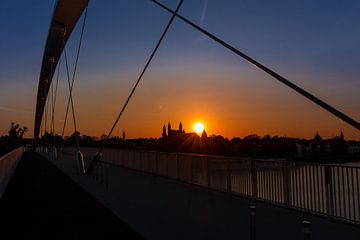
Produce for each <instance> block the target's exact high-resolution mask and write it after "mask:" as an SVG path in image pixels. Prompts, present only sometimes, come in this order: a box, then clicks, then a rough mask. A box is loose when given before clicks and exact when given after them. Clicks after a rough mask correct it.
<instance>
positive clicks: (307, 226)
mask: <svg viewBox="0 0 360 240" xmlns="http://www.w3.org/2000/svg"><path fill="white" fill-rule="evenodd" d="M302 223H303V228H304V229H303V231H304V240H310V224H311V222H309V221H303V222H302Z"/></svg>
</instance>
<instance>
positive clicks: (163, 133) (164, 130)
mask: <svg viewBox="0 0 360 240" xmlns="http://www.w3.org/2000/svg"><path fill="white" fill-rule="evenodd" d="M166 137H167V136H166V127H165V124H164V127H163V132H162V138H166Z"/></svg>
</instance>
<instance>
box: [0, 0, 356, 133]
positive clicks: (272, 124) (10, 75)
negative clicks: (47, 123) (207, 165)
mask: <svg viewBox="0 0 360 240" xmlns="http://www.w3.org/2000/svg"><path fill="white" fill-rule="evenodd" d="M161 2H162V3H164V4H166V5H167V6H169V7H171V8H172V9H175V8H176V5H177V2H178V1H176V0H162V1H161ZM54 4H55V1H44V0H33V1H26V0H4V1H1V2H0V29H1V37H0V53H1V54H0V84H1V85H0V135H3V134H6V132H7V131H8V129H9V126H10V122H12V121H15V122H17V123H19V124H20V125H23V126H27V127H28V128H29V131H28V133H27V135H26V136H27V137H32V134H33V125H34V110H35V106H36V94H37V93H36V91H37V86H38V81H39V74H40V68H41V62H42V55H43V51H44V47H45V42H46V38H47V33H48V28H49V25H50V21H51V17H52V12H53V8H54ZM359 12H360V2H359V1H357V0H348V1H333V0H326V1H325V0H321V1H311V0H303V1H286V0H274V1H265V0H262V1H260V0H258V1H254V0H221V1H220V0H191V1H190V0H185V1H184V3H183V5H182V7H181V9H180V14H182V15H183V16H185V17H187V18H189V19H190V20H192V21H194V22H195V23H197V24H199V25H201V26H202V27H204V28H205V29H206V30H208V31H209V32H211V33H213V34H215V35H216V36H218V37H220V38H222V39H223V40H225V41H227V42H228V43H230V44H231V45H233V46H235V47H236V48H239V49H240V50H241V51H243V52H245V53H246V54H248V55H250V56H251V57H253V58H254V59H256V60H258V61H260V62H261V63H263V64H265V65H266V66H268V67H269V68H271V69H273V70H275V71H276V72H278V73H279V74H281V75H283V76H284V77H286V78H288V79H289V80H291V81H293V82H294V83H295V84H297V85H299V86H301V87H303V88H304V89H306V90H308V91H309V92H311V93H313V94H315V95H316V96H318V97H319V98H321V99H322V100H324V101H326V102H328V103H329V104H331V105H333V106H334V107H336V108H338V109H339V110H341V111H343V112H345V113H346V114H348V115H349V116H351V117H353V118H354V119H356V120H357V121H360V94H359V90H360V79H359V78H360V45H359V42H360V24H359V23H360V15H359V14H358V13H359ZM170 17H171V15H170V14H169V13H167V12H164V11H163V10H162V9H160V8H159V7H157V6H156V5H155V4H154V3H152V2H151V1H149V0H123V1H116V0H91V1H90V5H89V10H88V18H87V22H86V28H85V33H84V39H83V45H82V49H81V54H80V60H79V65H78V71H77V77H76V81H75V85H74V92H73V95H74V103H75V109H76V118H77V125H78V129H79V131H80V132H81V134H86V135H90V136H100V135H101V134H106V133H108V131H109V130H110V128H111V126H112V124H113V122H114V120H115V118H116V116H117V114H118V112H119V111H120V110H121V107H122V105H123V104H124V101H125V100H126V98H127V96H128V95H129V93H130V91H131V88H132V86H133V85H134V84H135V81H136V79H137V77H138V76H139V74H140V72H141V70H142V68H143V67H144V65H145V63H146V61H147V59H148V58H149V55H150V53H151V51H152V50H153V48H154V46H155V44H156V42H157V40H158V39H159V37H160V35H161V33H162V31H163V29H164V28H165V26H166V24H167V22H168V21H169V19H170ZM80 27H81V24H78V25H77V27H76V29H75V31H74V32H73V34H72V36H71V39H70V41H69V42H68V44H67V51H68V55H69V64H70V69H72V68H73V66H74V60H75V54H76V47H77V44H78V41H79V36H80ZM64 69H65V68H64V65H63V62H62V63H61V64H60V78H59V90H58V97H57V103H56V108H55V119H56V120H55V130H56V131H55V132H56V133H61V129H62V126H63V122H64V114H65V107H66V101H67V97H68V90H67V85H66V84H67V83H66V78H65V71H64ZM49 118H50V115H49ZM169 121H170V122H171V124H172V126H173V127H177V126H178V124H179V122H180V121H182V124H183V126H184V128H185V131H188V132H190V131H192V129H191V128H192V125H193V124H194V123H196V122H198V121H200V122H203V123H204V124H205V129H206V131H207V133H208V134H210V135H211V134H220V135H223V136H225V137H228V138H232V137H234V136H240V137H243V136H246V135H249V134H253V133H256V134H259V135H265V134H270V135H279V136H290V137H301V138H312V137H313V136H314V134H315V132H316V131H318V132H319V133H320V135H322V136H323V137H325V138H328V137H334V136H336V135H339V133H340V131H343V132H344V134H345V137H346V138H347V139H358V140H360V132H359V131H358V130H356V129H354V128H352V127H350V126H348V125H347V124H345V123H343V122H342V121H341V120H339V119H337V118H336V117H334V116H332V115H330V114H329V113H328V112H326V111H324V110H322V109H320V108H319V107H318V106H316V105H314V104H313V103H311V102H309V101H308V100H306V99H305V98H304V97H302V96H300V95H299V94H297V93H294V92H293V91H292V90H290V89H289V88H288V87H286V86H284V85H282V84H281V83H279V82H277V81H276V80H275V79H273V78H272V77H270V76H268V75H267V74H265V73H264V72H262V71H261V70H259V69H257V68H255V67H254V66H252V65H251V64H249V63H247V62H245V61H244V60H243V59H241V58H239V57H238V56H236V55H234V54H233V53H232V52H230V51H228V50H227V49H225V48H224V47H222V46H220V45H219V44H217V43H216V42H214V41H212V40H210V39H208V38H207V37H206V36H203V35H202V34H201V33H199V32H197V31H196V30H195V29H193V28H191V27H190V26H188V25H186V24H185V23H183V22H181V21H180V20H178V19H176V20H175V21H174V23H173V25H172V26H171V29H170V31H169V32H168V34H167V35H166V37H165V39H164V41H163V43H162V45H161V46H160V48H159V51H158V52H157V54H156V56H155V58H154V60H153V62H152V63H151V65H150V67H149V69H148V71H147V72H146V73H145V75H144V77H143V80H142V81H141V83H140V85H139V87H138V89H137V91H136V92H135V94H134V97H133V99H132V100H131V102H130V104H129V105H128V108H127V109H126V111H125V112H124V115H123V117H122V118H121V119H120V121H119V124H118V125H117V127H116V129H115V131H114V135H120V134H121V133H122V131H123V130H125V132H126V135H127V137H129V138H134V137H160V136H161V132H162V126H163V125H164V124H167V123H168V122H169ZM73 131H74V128H73V125H72V122H71V121H69V122H68V124H67V128H66V134H67V135H68V134H71V133H72V132H73Z"/></svg>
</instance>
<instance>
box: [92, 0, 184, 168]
mask: <svg viewBox="0 0 360 240" xmlns="http://www.w3.org/2000/svg"><path fill="white" fill-rule="evenodd" d="M183 2H184V0H180V2H179V3H178V5H177V7H176V10H175V12H174V14H173V15H172V16H171V18H170V20H169V22H168V24H167V25H166V27H165V30H164V31H163V33H162V34H161V36H160V39H159V40H158V42H157V44H156V46H155V48H154V50H153V51H152V53H151V55H150V57H149V59H148V60H147V62H146V64H145V66H144V68H143V70H142V71H141V73H140V75H139V77H138V79H137V81H136V83H135V85H134V87H133V88H132V90H131V92H130V94H129V96H128V98H127V99H126V101H125V103H124V105H123V107H122V109H121V111H120V113H119V115H118V116H117V118H116V120H115V122H114V124H113V126H112V127H111V129H110V131H109V133H108V135H107V137H106V138H105V140H104V141H103V144H102V146H101V148H100V150H99V151H98V153H97V155H96V156H95V157H94V158H93V159H92V161H91V163H90V165H89V167H88V169H87V170H86V174H91V173H92V171H93V170H94V168H95V167H96V164H97V161H99V160H100V158H99V156H100V155H101V152H102V151H103V149H104V143H105V142H106V140H107V139H109V138H110V136H111V134H112V132H113V131H114V129H115V127H116V125H117V123H118V122H119V119H120V118H121V116H122V114H123V113H124V111H125V109H126V107H127V105H128V103H129V102H130V100H131V98H132V96H133V94H134V92H135V90H136V88H137V86H138V85H139V83H140V81H141V79H142V77H143V76H144V74H145V72H146V70H147V69H148V67H149V65H150V63H151V61H152V60H153V58H154V56H155V54H156V52H157V50H158V49H159V47H160V45H161V43H162V41H163V39H164V37H165V35H166V33H167V32H168V31H169V29H170V26H171V24H172V23H173V21H174V19H175V16H176V13H177V12H178V11H179V9H180V7H181V5H182V4H183Z"/></svg>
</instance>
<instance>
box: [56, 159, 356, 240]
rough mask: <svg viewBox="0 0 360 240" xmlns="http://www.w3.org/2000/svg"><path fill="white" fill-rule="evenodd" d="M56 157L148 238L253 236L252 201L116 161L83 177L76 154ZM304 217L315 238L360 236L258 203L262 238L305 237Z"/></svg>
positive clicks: (332, 223) (330, 223)
mask: <svg viewBox="0 0 360 240" xmlns="http://www.w3.org/2000/svg"><path fill="white" fill-rule="evenodd" d="M52 162H53V163H54V164H56V165H57V166H58V167H59V168H61V169H62V170H63V171H64V172H66V173H67V174H69V176H71V177H72V178H73V179H74V180H75V181H76V182H77V183H79V185H81V186H82V187H83V188H84V189H86V190H87V191H88V192H90V193H91V194H93V196H94V197H96V198H97V199H98V200H99V201H101V202H103V203H104V205H105V206H107V207H108V208H109V209H111V210H112V212H114V213H115V214H116V215H117V216H119V218H121V219H123V220H124V221H125V222H126V223H127V224H128V225H129V226H131V227H132V228H133V229H135V230H136V231H137V232H138V233H140V234H141V235H142V236H144V238H146V239H154V240H159V239H166V240H167V239H179V240H180V239H186V240H188V239H195V240H199V239H207V240H208V239H244V240H249V239H250V238H249V230H250V213H249V206H250V205H251V204H252V203H251V202H250V201H249V200H246V199H242V198H238V197H234V196H229V195H227V194H224V193H219V192H214V191H209V190H206V189H204V188H200V187H195V186H191V185H188V184H183V183H179V182H176V181H173V180H170V179H166V178H162V177H158V176H154V175H151V174H146V173H141V172H137V171H133V170H129V169H125V168H121V167H116V166H114V165H109V166H108V168H107V170H106V171H105V172H107V174H106V175H107V176H108V181H104V179H103V178H102V177H101V174H100V175H99V176H98V177H95V178H93V177H89V176H80V175H79V174H78V173H77V166H76V161H75V158H74V157H73V156H68V157H66V156H64V157H62V158H61V159H60V160H53V161H52ZM101 169H102V168H101V167H100V168H98V169H97V171H98V172H102V170H101ZM96 179H97V180H96ZM106 183H108V184H106ZM303 220H308V221H311V232H312V233H311V239H312V240H316V239H318V240H322V239H326V240H339V239H340V240H359V239H360V228H359V227H355V226H351V225H348V224H344V223H339V222H336V221H331V220H329V219H326V218H322V217H316V216H312V215H308V214H304V213H301V212H297V211H294V210H289V209H285V208H281V207H275V206H272V205H269V204H265V203H259V202H258V203H257V240H271V239H276V240H289V239H291V240H302V239H303V232H302V231H303V228H302V221H303Z"/></svg>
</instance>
